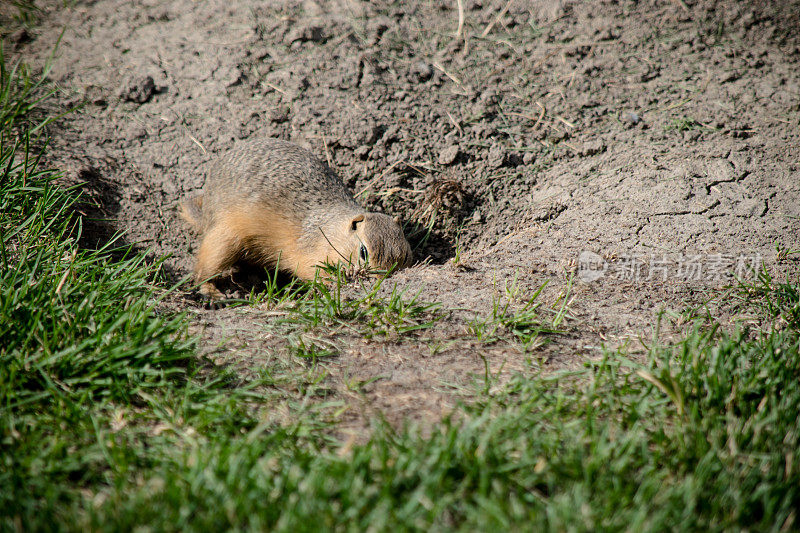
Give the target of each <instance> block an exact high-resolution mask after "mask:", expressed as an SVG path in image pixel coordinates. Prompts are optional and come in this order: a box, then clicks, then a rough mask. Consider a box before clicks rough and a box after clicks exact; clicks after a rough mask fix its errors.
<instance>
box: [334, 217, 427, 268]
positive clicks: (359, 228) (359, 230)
mask: <svg viewBox="0 0 800 533" xmlns="http://www.w3.org/2000/svg"><path fill="white" fill-rule="evenodd" d="M343 233H344V234H343V235H342V234H340V236H341V237H343V238H342V241H345V242H344V243H342V245H343V247H344V248H345V250H339V252H341V253H342V255H344V256H345V258H346V259H348V260H349V261H350V262H351V263H353V264H357V265H369V267H370V268H372V269H376V270H386V271H389V270H390V269H392V268H396V269H401V268H405V267H407V266H410V265H411V262H412V260H413V254H412V252H411V245H410V244H408V241H407V240H406V238H405V235H403V229H402V228H401V227H400V225H399V224H398V223H397V222H396V221H395V220H394V219H393V218H391V217H389V216H386V215H383V214H381V213H361V214H358V215H355V216H353V217H351V218H350V219H349V220H348V221H347V228H345V230H344V232H343ZM337 248H338V246H337Z"/></svg>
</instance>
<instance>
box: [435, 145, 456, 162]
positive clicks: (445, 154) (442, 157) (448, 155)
mask: <svg viewBox="0 0 800 533" xmlns="http://www.w3.org/2000/svg"><path fill="white" fill-rule="evenodd" d="M458 155H459V150H458V145H456V144H454V145H451V146H448V147H447V148H445V149H444V150H442V151H441V152H439V164H440V165H452V164H453V163H454V162H455V160H456V159H458Z"/></svg>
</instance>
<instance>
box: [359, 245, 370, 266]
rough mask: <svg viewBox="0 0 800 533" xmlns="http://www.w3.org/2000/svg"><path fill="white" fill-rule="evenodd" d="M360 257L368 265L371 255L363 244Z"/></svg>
mask: <svg viewBox="0 0 800 533" xmlns="http://www.w3.org/2000/svg"><path fill="white" fill-rule="evenodd" d="M358 256H359V257H360V258H361V261H363V262H364V263H366V262H367V259H368V258H369V254H368V253H367V247H366V246H364V245H363V244H362V245H361V247H360V248H359V249H358Z"/></svg>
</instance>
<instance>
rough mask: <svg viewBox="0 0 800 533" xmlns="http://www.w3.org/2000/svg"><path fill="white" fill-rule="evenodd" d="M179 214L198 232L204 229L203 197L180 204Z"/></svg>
mask: <svg viewBox="0 0 800 533" xmlns="http://www.w3.org/2000/svg"><path fill="white" fill-rule="evenodd" d="M178 214H179V215H180V216H181V218H182V219H183V220H185V221H186V222H188V223H189V225H190V226H192V229H194V230H195V231H197V232H200V231H202V229H203V224H202V220H203V195H202V194H199V195H197V196H193V197H191V198H189V199H187V200H184V201H182V202H181V203H180V207H179V209H178Z"/></svg>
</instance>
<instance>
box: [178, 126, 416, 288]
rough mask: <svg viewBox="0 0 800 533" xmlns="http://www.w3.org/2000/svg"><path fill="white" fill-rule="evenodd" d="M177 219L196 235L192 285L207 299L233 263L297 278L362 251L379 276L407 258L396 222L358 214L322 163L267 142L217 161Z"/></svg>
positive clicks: (355, 259) (352, 259) (292, 147)
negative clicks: (215, 281) (200, 190)
mask: <svg viewBox="0 0 800 533" xmlns="http://www.w3.org/2000/svg"><path fill="white" fill-rule="evenodd" d="M180 215H181V217H182V218H183V219H184V220H186V221H187V222H188V223H189V224H190V225H191V226H192V227H193V228H194V229H196V230H197V231H198V232H199V233H201V235H202V242H201V244H200V249H199V250H198V252H197V264H196V267H195V280H196V281H197V282H198V283H201V289H200V290H201V292H203V293H204V294H206V295H208V296H210V297H212V298H219V297H221V296H222V295H221V293H220V292H219V291H218V290H217V288H216V287H215V286H214V284H213V281H212V279H213V278H214V277H216V276H219V275H220V274H221V273H222V272H224V271H225V270H227V269H229V268H230V267H231V266H233V264H234V263H235V262H236V261H237V260H239V259H246V260H247V261H249V262H251V263H256V264H261V265H264V266H271V265H275V264H276V263H277V264H279V265H280V268H281V270H284V271H287V272H291V273H293V274H294V275H296V276H297V277H299V278H302V279H313V278H314V277H315V276H316V274H317V268H318V267H319V266H321V265H322V264H323V263H330V264H336V263H345V264H355V263H358V264H360V263H361V262H362V261H361V259H360V257H361V255H362V254H363V252H364V251H366V252H367V255H368V256H369V260H368V262H369V263H370V265H371V266H373V267H377V268H378V269H383V270H390V269H391V268H395V267H396V268H403V267H406V266H408V265H409V264H410V263H411V260H412V255H411V247H410V246H409V244H408V241H406V239H405V237H404V236H403V232H402V230H401V229H400V226H399V225H398V224H397V222H395V221H393V220H392V219H390V218H389V217H387V216H386V215H382V214H379V213H368V212H366V211H364V210H363V209H362V208H361V207H359V206H358V204H357V203H356V202H355V199H354V198H353V196H352V193H351V192H350V191H349V190H348V189H347V188H346V187H345V186H344V184H343V183H342V182H341V180H339V178H338V177H336V176H335V175H334V174H333V172H332V171H331V170H330V169H329V168H328V167H327V166H325V165H324V163H322V162H321V161H319V160H318V159H317V158H316V157H314V156H313V155H312V154H311V153H309V152H307V151H306V150H303V149H302V148H300V147H298V146H296V145H293V144H291V143H287V142H284V141H278V140H274V139H265V140H260V141H249V142H245V143H240V144H239V145H237V146H236V147H235V148H234V149H233V150H231V152H230V153H229V154H226V155H225V156H223V157H222V158H221V159H220V160H219V161H218V162H217V163H216V164H214V165H212V168H211V172H210V173H209V175H208V177H207V180H206V186H205V189H204V193H203V194H202V195H200V196H195V197H193V198H189V199H187V200H186V201H184V202H182V203H181V205H180ZM362 248H363V249H362Z"/></svg>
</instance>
